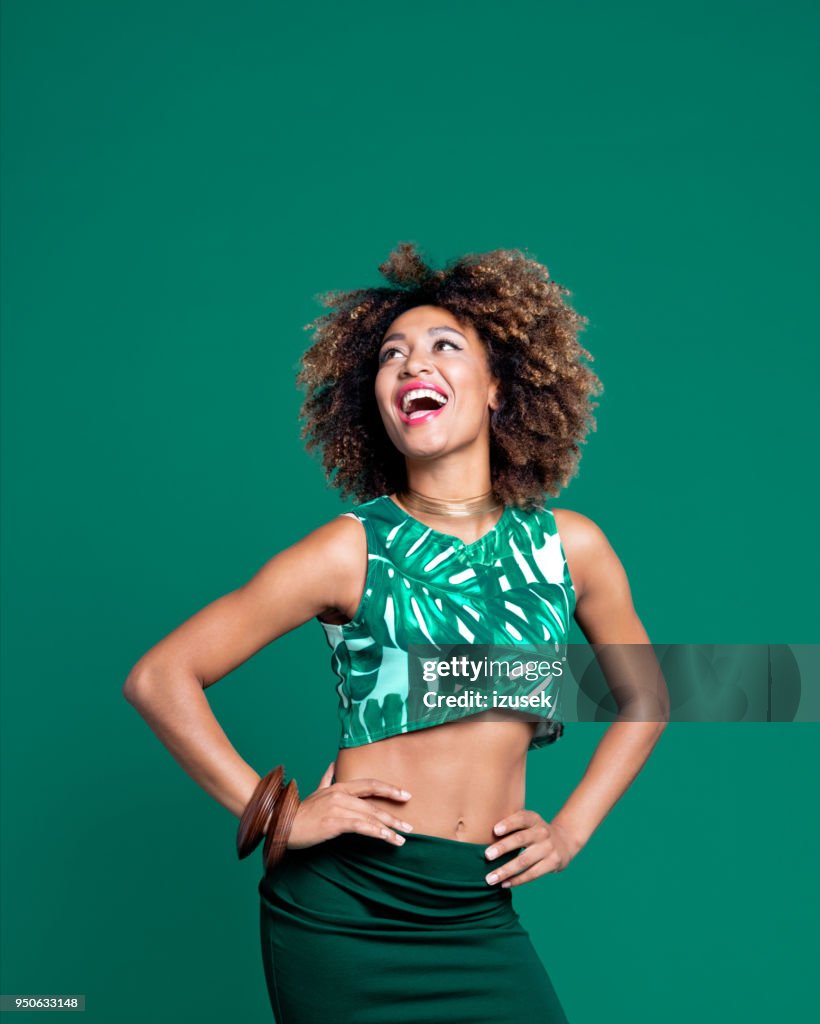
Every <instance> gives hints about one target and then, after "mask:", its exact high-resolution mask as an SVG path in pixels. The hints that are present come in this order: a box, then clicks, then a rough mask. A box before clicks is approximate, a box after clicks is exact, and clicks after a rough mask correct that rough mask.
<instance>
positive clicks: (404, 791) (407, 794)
mask: <svg viewBox="0 0 820 1024" xmlns="http://www.w3.org/2000/svg"><path fill="white" fill-rule="evenodd" d="M401 795H402V796H403V797H404V798H405V799H407V798H409V797H411V796H412V795H413V794H412V793H408V792H407V790H406V789H403V790H402V791H401Z"/></svg>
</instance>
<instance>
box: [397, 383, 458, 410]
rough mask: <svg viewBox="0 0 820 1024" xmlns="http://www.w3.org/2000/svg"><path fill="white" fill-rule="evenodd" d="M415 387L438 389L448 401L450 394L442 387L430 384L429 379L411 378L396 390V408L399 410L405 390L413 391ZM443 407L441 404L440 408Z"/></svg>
mask: <svg viewBox="0 0 820 1024" xmlns="http://www.w3.org/2000/svg"><path fill="white" fill-rule="evenodd" d="M416 388H430V390H431V391H438V393H439V394H440V395H444V397H445V398H446V399H447V401H448V402H449V401H450V396H449V395H448V394H447V392H446V391H445V390H444V388H440V387H439V386H438V384H431V383H430V382H429V381H423V380H413V381H410V383H409V384H402V386H401V387H400V388H399V390H398V393H397V395H396V408H397V409H398V410H399V412H401V402H402V399H403V398H404V395H405V392H407V391H413V390H415V389H416ZM443 408H444V406H442V409H443ZM432 411H433V412H435V411H436V410H435V409H433V410H432Z"/></svg>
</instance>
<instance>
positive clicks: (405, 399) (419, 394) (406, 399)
mask: <svg viewBox="0 0 820 1024" xmlns="http://www.w3.org/2000/svg"><path fill="white" fill-rule="evenodd" d="M414 398H435V400H436V401H437V402H438V403H439V405H445V404H446V402H447V399H446V397H445V396H444V395H442V394H441V392H440V391H434V390H433V389H432V388H415V389H414V390H413V391H406V392H405V393H404V394H403V395H402V399H401V409H402V412H404V413H406V412H407V407H408V405H409V404H410V402H411V401H412V400H413V399H414ZM429 411H430V410H429V409H425V410H424V412H429Z"/></svg>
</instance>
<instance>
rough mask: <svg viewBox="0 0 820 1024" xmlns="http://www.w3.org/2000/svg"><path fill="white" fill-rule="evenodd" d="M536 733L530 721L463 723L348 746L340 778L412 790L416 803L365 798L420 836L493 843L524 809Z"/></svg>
mask: <svg viewBox="0 0 820 1024" xmlns="http://www.w3.org/2000/svg"><path fill="white" fill-rule="evenodd" d="M531 734H532V727H531V726H530V725H528V724H527V723H523V722H516V723H512V722H476V721H472V722H467V721H463V722H451V723H448V724H446V725H439V726H435V727H433V728H430V729H425V730H422V731H419V732H414V733H405V734H401V735H398V736H393V737H390V738H388V739H384V740H379V741H378V742H376V743H370V744H366V745H363V746H359V747H344V748H342V749H340V750H339V752H338V754H337V757H336V766H335V779H334V781H336V782H350V781H351V780H353V779H358V778H375V779H379V780H381V781H383V782H387V783H390V784H392V785H395V786H398V787H399V788H402V789H406V790H408V791H409V792H410V793H411V794H412V796H411V797H410V799H409V800H390V799H387V798H382V797H375V796H374V797H366V798H365V799H366V800H367V801H368V803H370V804H373V805H374V806H376V807H379V808H380V809H383V810H386V811H388V812H389V813H391V814H394V815H395V816H396V817H397V818H401V819H402V820H404V821H407V822H409V823H410V824H411V825H412V826H413V832H415V833H419V834H423V835H427V836H432V837H437V838H442V839H448V840H454V841H460V842H465V843H473V844H487V845H489V844H490V843H491V842H492V841H493V839H494V838H495V836H494V834H493V826H494V825H495V824H496V822H498V821H499V820H500V819H501V818H504V817H506V816H507V815H509V814H512V813H513V812H514V811H518V810H521V809H522V808H523V807H524V801H525V795H526V753H527V748H528V745H529V740H530V736H531Z"/></svg>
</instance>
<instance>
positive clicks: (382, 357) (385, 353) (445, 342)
mask: <svg viewBox="0 0 820 1024" xmlns="http://www.w3.org/2000/svg"><path fill="white" fill-rule="evenodd" d="M437 345H452V346H453V348H454V349H455V350H456V351H458V350H459V349H460V348H461V346H460V345H456V343H455V342H454V341H450V339H449V338H438V339H437V341H436V343H435V344H434V345H433V348H434V349H435V348H436V346H437ZM400 351H401V350H400V349H397V348H386V349H385V350H384V351H383V352H382V354H381V355H380V356H379V363H386V362H389V360H388V358H387V357H388V356H389V355H390V353H391V352H400Z"/></svg>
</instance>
